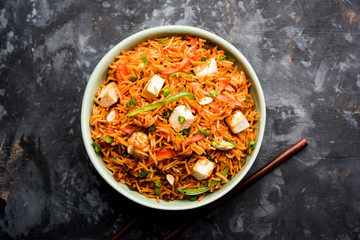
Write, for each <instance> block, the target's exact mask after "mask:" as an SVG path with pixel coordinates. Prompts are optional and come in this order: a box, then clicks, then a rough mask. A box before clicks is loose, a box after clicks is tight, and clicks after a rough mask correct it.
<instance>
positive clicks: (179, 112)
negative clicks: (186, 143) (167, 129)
mask: <svg viewBox="0 0 360 240" xmlns="http://www.w3.org/2000/svg"><path fill="white" fill-rule="evenodd" d="M180 116H182V117H184V118H185V121H184V122H183V123H180V122H179V117H180ZM194 119H195V117H194V115H192V113H191V111H190V110H189V109H187V108H186V106H185V105H181V106H178V107H176V108H175V109H174V111H173V112H172V114H171V115H170V118H169V122H170V124H171V127H172V128H173V129H174V130H175V131H176V132H180V131H182V130H184V129H186V128H189V127H190V125H191V123H192V122H193V121H194Z"/></svg>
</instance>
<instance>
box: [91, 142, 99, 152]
mask: <svg viewBox="0 0 360 240" xmlns="http://www.w3.org/2000/svg"><path fill="white" fill-rule="evenodd" d="M91 146H93V148H94V150H95V152H96V153H99V152H100V151H101V147H100V145H99V144H98V143H97V142H93V143H91Z"/></svg>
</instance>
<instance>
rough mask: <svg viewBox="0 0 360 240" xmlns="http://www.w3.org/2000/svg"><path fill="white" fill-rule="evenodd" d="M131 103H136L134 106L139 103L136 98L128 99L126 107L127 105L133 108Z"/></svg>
mask: <svg viewBox="0 0 360 240" xmlns="http://www.w3.org/2000/svg"><path fill="white" fill-rule="evenodd" d="M131 105H134V106H136V105H137V101H136V100H135V98H132V99H131V100H130V101H128V102H127V103H126V107H127V108H131Z"/></svg>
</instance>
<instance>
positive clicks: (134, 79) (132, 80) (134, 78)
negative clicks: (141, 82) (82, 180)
mask: <svg viewBox="0 0 360 240" xmlns="http://www.w3.org/2000/svg"><path fill="white" fill-rule="evenodd" d="M137 79H138V77H137V76H135V75H132V76H131V77H130V79H129V81H130V82H135V81H136V80H137Z"/></svg>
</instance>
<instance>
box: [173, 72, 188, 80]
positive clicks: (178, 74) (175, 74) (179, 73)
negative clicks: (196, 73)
mask: <svg viewBox="0 0 360 240" xmlns="http://www.w3.org/2000/svg"><path fill="white" fill-rule="evenodd" d="M180 75H185V76H187V77H188V78H190V77H189V74H187V73H184V72H176V73H173V74H171V75H170V76H169V81H171V79H172V77H173V76H176V77H179V76H180Z"/></svg>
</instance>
